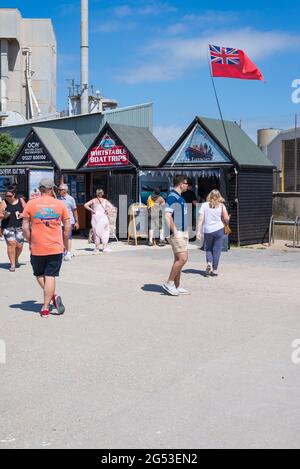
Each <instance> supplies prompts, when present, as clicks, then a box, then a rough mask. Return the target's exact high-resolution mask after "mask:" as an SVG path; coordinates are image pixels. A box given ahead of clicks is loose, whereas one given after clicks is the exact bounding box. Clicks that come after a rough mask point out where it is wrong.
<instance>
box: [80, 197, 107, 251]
mask: <svg viewBox="0 0 300 469" xmlns="http://www.w3.org/2000/svg"><path fill="white" fill-rule="evenodd" d="M103 197H104V191H103V190H102V189H97V191H96V198H95V199H92V200H90V201H89V202H87V203H86V204H85V206H84V208H85V209H86V210H89V211H90V212H91V213H92V229H93V237H94V242H95V245H96V249H95V251H96V252H98V251H100V244H101V243H102V244H103V252H111V250H110V249H109V247H108V241H109V219H108V213H109V211H110V210H111V209H112V208H113V206H112V204H111V203H110V202H108V200H106V199H104V198H103Z"/></svg>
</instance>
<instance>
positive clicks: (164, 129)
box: [153, 125, 185, 150]
mask: <svg viewBox="0 0 300 469" xmlns="http://www.w3.org/2000/svg"><path fill="white" fill-rule="evenodd" d="M184 130H185V129H183V128H181V127H178V126H176V125H171V126H162V125H161V126H156V127H154V129H153V133H154V135H155V137H156V138H157V140H158V141H159V142H160V143H161V144H162V146H163V147H164V148H165V149H166V150H169V149H170V148H172V146H173V145H174V143H176V142H177V140H178V139H179V137H180V136H181V135H182V134H183V132H184Z"/></svg>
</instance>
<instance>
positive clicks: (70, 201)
mask: <svg viewBox="0 0 300 469" xmlns="http://www.w3.org/2000/svg"><path fill="white" fill-rule="evenodd" d="M58 200H62V201H63V202H64V204H65V205H66V206H67V209H68V210H69V214H70V222H71V225H75V218H74V210H76V208H77V207H76V202H75V199H74V197H72V196H71V195H69V194H67V195H66V196H65V197H62V196H60V197H58Z"/></svg>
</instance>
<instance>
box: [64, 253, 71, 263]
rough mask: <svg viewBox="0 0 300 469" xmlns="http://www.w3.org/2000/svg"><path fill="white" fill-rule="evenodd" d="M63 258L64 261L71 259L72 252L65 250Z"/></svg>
mask: <svg viewBox="0 0 300 469" xmlns="http://www.w3.org/2000/svg"><path fill="white" fill-rule="evenodd" d="M64 260H65V261H66V262H68V261H71V260H72V254H71V253H70V252H67V253H66V254H65V256H64Z"/></svg>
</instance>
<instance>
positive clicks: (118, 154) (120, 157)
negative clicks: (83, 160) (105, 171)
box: [87, 134, 129, 167]
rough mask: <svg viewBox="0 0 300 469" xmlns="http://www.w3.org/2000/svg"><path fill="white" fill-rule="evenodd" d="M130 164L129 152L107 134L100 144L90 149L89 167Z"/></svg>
mask: <svg viewBox="0 0 300 469" xmlns="http://www.w3.org/2000/svg"><path fill="white" fill-rule="evenodd" d="M128 164H129V152H128V150H127V149H126V147H124V146H123V145H116V143H115V141H114V140H113V139H112V138H111V137H110V136H109V134H105V136H104V137H103V139H102V140H101V142H100V144H99V145H98V146H96V147H94V148H92V149H91V150H90V151H89V154H88V163H87V165H88V166H89V167H99V166H100V167H101V166H124V165H128Z"/></svg>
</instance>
